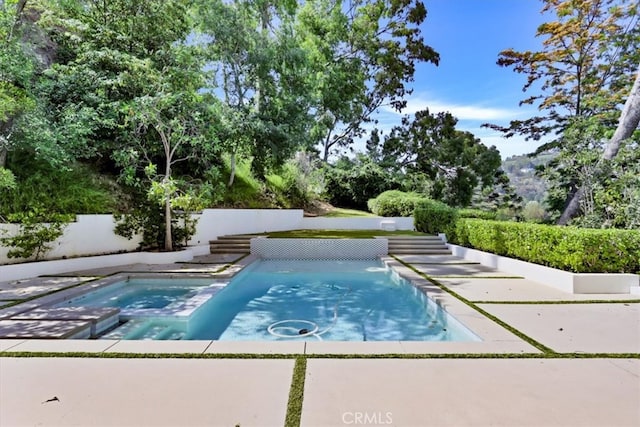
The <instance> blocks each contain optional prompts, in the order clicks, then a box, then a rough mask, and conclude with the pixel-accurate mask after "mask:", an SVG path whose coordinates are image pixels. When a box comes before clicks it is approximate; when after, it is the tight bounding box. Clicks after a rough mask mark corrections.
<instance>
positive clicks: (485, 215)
mask: <svg viewBox="0 0 640 427" xmlns="http://www.w3.org/2000/svg"><path fill="white" fill-rule="evenodd" d="M458 218H479V219H488V220H495V219H497V215H496V213H495V212H491V211H484V210H482V209H471V208H465V209H458Z"/></svg>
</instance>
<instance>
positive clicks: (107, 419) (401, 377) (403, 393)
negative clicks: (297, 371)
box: [0, 255, 640, 427]
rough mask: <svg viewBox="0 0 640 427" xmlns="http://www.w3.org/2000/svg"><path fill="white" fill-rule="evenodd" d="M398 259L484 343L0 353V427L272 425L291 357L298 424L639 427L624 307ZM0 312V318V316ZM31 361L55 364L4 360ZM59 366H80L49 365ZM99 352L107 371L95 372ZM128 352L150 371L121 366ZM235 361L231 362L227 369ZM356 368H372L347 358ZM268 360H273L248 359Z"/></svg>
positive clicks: (634, 325)
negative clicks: (298, 379) (303, 364)
mask: <svg viewBox="0 0 640 427" xmlns="http://www.w3.org/2000/svg"><path fill="white" fill-rule="evenodd" d="M398 259H400V260H402V261H404V262H406V263H408V264H409V265H411V266H412V267H413V268H415V269H416V270H417V271H420V272H423V273H425V274H426V275H427V276H429V277H431V278H433V279H434V281H436V282H437V284H439V285H440V286H441V287H440V286H437V284H435V283H433V282H430V281H428V280H427V279H426V278H424V277H422V276H420V275H419V274H417V273H416V272H415V271H413V270H411V269H410V268H408V267H406V266H402V265H401V264H399V263H398V262H397V261H394V260H391V261H390V262H391V263H395V264H396V267H397V268H398V269H399V271H400V273H401V274H402V275H404V276H405V277H407V278H409V279H411V280H412V281H413V282H414V285H415V286H417V287H419V288H420V289H422V290H423V291H424V292H425V293H427V294H428V295H429V296H431V297H432V298H433V299H435V300H436V301H439V302H440V303H442V304H443V306H444V307H446V309H447V310H448V311H449V312H450V313H451V314H453V315H454V316H455V317H456V318H458V320H460V321H461V322H463V323H464V324H465V325H467V326H468V327H469V328H470V329H472V330H473V331H474V332H475V333H476V334H477V335H479V336H480V337H481V338H482V339H483V341H481V342H449V343H424V342H415V341H413V342H401V341H397V342H319V341H308V342H305V341H289V342H224V341H119V340H78V339H76V340H33V339H2V340H0V426H5V425H8V426H19V425H44V426H54V425H55V426H58V425H118V426H122V425H136V426H141V425H207V426H234V425H240V426H243V427H244V426H253V425H255V426H282V425H284V424H285V416H286V412H287V401H288V399H289V390H290V387H291V384H292V376H293V373H294V358H295V357H306V358H307V368H306V373H305V387H304V400H303V404H302V415H301V425H303V426H334V425H337V426H340V425H345V426H346V425H398V426H485V425H497V426H567V425H571V426H587V425H588V426H637V425H640V303H639V302H638V296H637V295H631V294H588V295H584V294H569V293H565V292H562V291H559V290H557V289H555V288H553V287H551V286H547V285H545V284H541V283H536V282H533V281H530V280H525V279H521V278H514V277H509V276H513V275H508V274H504V273H502V272H500V271H495V270H492V269H489V268H486V267H482V266H480V265H479V264H474V263H468V262H465V261H464V260H461V259H459V258H455V257H452V256H445V255H433V256H427V255H419V256H417V255H404V256H402V257H398ZM231 262H233V260H232V259H231V257H229V258H224V259H223V258H220V257H218V256H207V258H201V259H197V260H194V262H190V263H178V264H171V265H164V266H157V265H156V266H146V265H132V266H124V267H120V268H112V267H110V268H108V269H104V270H100V269H97V270H96V269H94V270H92V271H80V272H74V273H69V274H65V275H64V276H61V277H56V278H37V279H29V280H26V281H22V282H20V283H15V282H12V283H0V295H2V294H1V293H2V292H5V294H4V295H6V296H8V297H11V298H12V299H9V298H7V300H6V301H14V300H20V299H23V298H29V297H30V296H34V295H41V294H42V293H43V292H42V290H43V289H48V290H51V288H47V286H48V285H52V286H54V287H56V289H62V291H61V292H66V291H65V290H64V289H65V288H71V287H74V286H77V285H78V284H79V283H87V285H86V286H92V284H94V285H95V283H98V282H99V281H100V280H104V279H100V277H102V276H105V275H110V274H115V273H122V272H127V271H147V272H150V271H151V272H164V271H166V272H171V273H175V274H194V273H197V274H203V273H204V274H207V273H211V272H212V271H219V270H220V269H221V268H224V267H226V266H228V265H229V263H231ZM225 271H229V269H227V270H225ZM232 272H233V269H232V271H231V273H232ZM231 273H230V274H231ZM83 286H85V285H83ZM443 288H444V289H443ZM445 290H451V291H453V292H455V293H456V294H458V295H460V296H461V297H462V298H464V299H466V300H467V301H469V302H470V304H471V306H470V305H467V304H465V303H464V302H463V301H460V300H459V299H457V298H455V297H454V296H452V295H451V294H449V293H448V292H446V291H445ZM14 298H15V299H14ZM45 298H47V297H45ZM36 301H38V300H37V299H36V300H33V301H30V302H29V304H32V305H33V307H32V308H36V306H37V304H36V303H35V302H36ZM476 303H477V304H476ZM2 304H3V302H2V301H0V307H1V306H2ZM476 307H477V308H476ZM478 309H480V310H481V311H478ZM11 310H12V308H5V309H2V310H0V317H2V313H3V312H4V313H8V312H10V311H11ZM13 310H15V309H13ZM483 311H484V312H486V313H488V314H489V315H491V316H494V317H495V318H496V319H498V320H499V322H500V323H497V322H496V321H494V320H492V319H490V318H489V317H487V316H485V315H484V314H483ZM507 325H508V327H510V328H512V330H508V329H506V328H505V327H504V326H507ZM515 332H517V333H518V334H522V335H517V334H515ZM525 337H527V339H529V340H532V341H530V342H527V341H526V340H525V339H524V338H525ZM545 349H546V350H545ZM34 351H35V352H46V353H53V354H55V353H60V356H62V357H35V358H30V357H15V356H18V355H17V354H16V353H15V352H26V353H28V352H34ZM74 352H83V353H85V352H86V353H95V357H91V356H90V354H89V355H88V356H89V357H83V358H70V357H64V356H65V354H64V353H74ZM112 353H118V354H117V355H116V356H117V357H118V358H115V359H111V358H105V356H107V355H108V354H112ZM140 353H153V354H154V355H155V357H154V358H143V359H137V358H127V357H126V354H131V357H135V356H136V355H139V354H140ZM234 353H235V354H238V356H233V357H241V359H236V358H230V357H231V355H232V354H234ZM162 354H166V355H167V356H166V357H167V358H164V357H163V356H162ZM169 354H182V355H184V356H188V355H191V354H192V355H194V356H197V355H200V356H198V357H205V359H194V358H186V359H183V358H180V359H175V358H169ZM366 354H371V355H377V357H381V356H382V358H380V359H373V358H366V356H365V357H364V358H362V357H363V356H358V357H359V358H354V355H366ZM22 355H24V354H22ZM252 355H253V356H252ZM256 355H264V356H256ZM274 355H283V357H285V359H282V360H280V359H260V358H256V357H266V358H273V357H275V356H274ZM326 355H333V356H331V358H329V357H328V356H326ZM385 355H386V356H385ZM428 355H433V357H429V356H428ZM323 356H324V357H323ZM577 356H580V358H577ZM434 357H438V358H434ZM460 357H462V358H461V359H460ZM503 357H506V358H503ZM54 398H56V399H54Z"/></svg>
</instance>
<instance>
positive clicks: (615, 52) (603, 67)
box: [486, 0, 640, 151]
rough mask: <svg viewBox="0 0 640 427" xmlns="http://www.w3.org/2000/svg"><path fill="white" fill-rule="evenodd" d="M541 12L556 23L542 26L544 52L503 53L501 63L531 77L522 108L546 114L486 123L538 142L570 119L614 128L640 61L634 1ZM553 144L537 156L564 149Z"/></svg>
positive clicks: (584, 2) (548, 7)
mask: <svg viewBox="0 0 640 427" xmlns="http://www.w3.org/2000/svg"><path fill="white" fill-rule="evenodd" d="M542 12H543V13H555V15H556V17H557V20H556V21H551V22H547V23H544V24H542V25H540V26H539V27H538V31H537V33H536V36H537V37H541V38H543V39H544V40H543V41H542V45H543V48H542V50H541V51H537V52H533V51H524V52H518V51H516V50H514V49H507V50H504V51H502V52H500V56H499V58H498V61H497V64H498V65H499V66H502V67H512V68H513V70H514V71H515V72H517V73H520V74H524V75H525V76H526V77H527V81H526V84H525V85H524V87H523V91H525V92H526V91H535V92H538V93H534V94H533V95H531V96H530V97H528V98H526V99H524V100H522V101H521V102H520V105H537V107H538V110H539V111H540V112H541V113H543V114H541V115H539V116H535V117H532V118H529V119H527V120H514V121H512V122H511V123H510V125H509V126H508V127H501V126H497V125H491V124H488V125H486V126H489V127H491V128H494V129H497V130H499V131H501V132H504V133H505V136H506V137H510V136H513V135H515V134H521V135H524V136H526V137H527V138H532V139H534V140H538V139H540V138H541V137H543V136H545V135H547V134H550V133H556V134H558V133H561V132H562V131H563V130H564V129H565V128H566V126H567V125H568V124H570V120H571V118H574V117H592V116H596V117H598V118H599V119H600V120H603V121H606V122H609V123H611V122H612V120H615V117H617V114H618V111H619V110H618V108H619V105H620V104H621V100H622V99H624V96H625V95H626V92H627V91H628V87H629V85H630V82H631V81H632V80H633V72H634V71H635V67H636V64H637V63H638V59H640V57H639V55H640V52H639V51H638V47H639V46H640V27H639V26H638V25H635V22H636V21H637V15H638V10H637V2H636V1H635V0H544V7H543V8H542ZM560 144H561V142H560V141H559V140H554V141H552V142H550V143H548V144H545V145H543V146H542V147H541V148H540V149H539V151H543V150H547V149H550V148H555V147H560Z"/></svg>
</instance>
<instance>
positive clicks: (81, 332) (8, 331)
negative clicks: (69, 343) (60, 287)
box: [0, 320, 91, 339]
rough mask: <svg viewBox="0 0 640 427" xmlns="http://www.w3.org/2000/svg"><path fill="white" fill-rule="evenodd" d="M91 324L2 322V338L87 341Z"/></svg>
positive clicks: (0, 329)
mask: <svg viewBox="0 0 640 427" xmlns="http://www.w3.org/2000/svg"><path fill="white" fill-rule="evenodd" d="M90 336H91V322H89V321H84V320H0V337H2V338H42V339H86V338H89V337H90Z"/></svg>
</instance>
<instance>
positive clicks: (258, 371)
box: [0, 358, 294, 427]
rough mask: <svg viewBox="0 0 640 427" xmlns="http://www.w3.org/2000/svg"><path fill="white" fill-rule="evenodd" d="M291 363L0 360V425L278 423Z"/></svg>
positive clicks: (284, 404) (282, 414)
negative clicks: (0, 404) (0, 406)
mask: <svg viewBox="0 0 640 427" xmlns="http://www.w3.org/2000/svg"><path fill="white" fill-rule="evenodd" d="M293 365H294V361H293V360H232V359H216V360H197V359H161V360H156V359H68V358H54V359H40V358H17V359H16V358H0V372H1V377H2V381H0V400H1V401H2V411H0V425H3V426H23V425H30V426H33V425H40V426H92V425H100V426H185V425H194V426H195V425H197V426H225V427H228V426H234V425H241V426H242V427H249V426H282V425H284V419H285V415H286V408H287V399H288V393H289V387H290V385H291V376H292V372H293ZM54 397H57V399H58V400H53V401H50V402H47V400H49V399H53V398H54Z"/></svg>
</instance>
